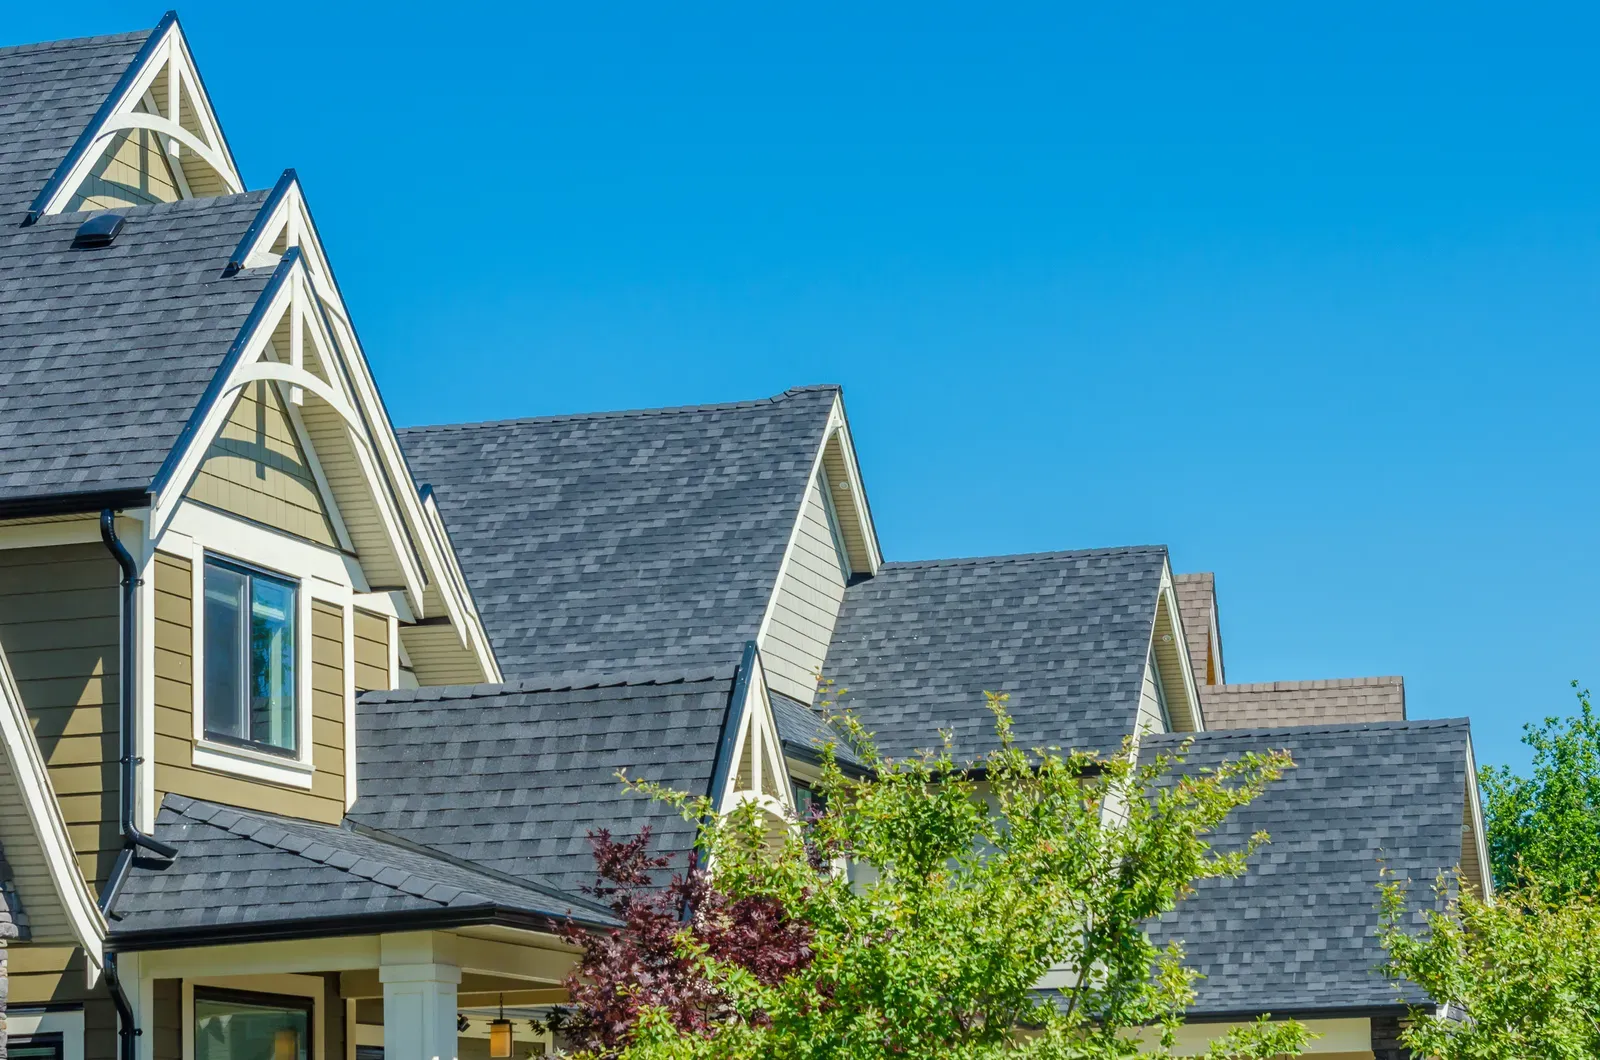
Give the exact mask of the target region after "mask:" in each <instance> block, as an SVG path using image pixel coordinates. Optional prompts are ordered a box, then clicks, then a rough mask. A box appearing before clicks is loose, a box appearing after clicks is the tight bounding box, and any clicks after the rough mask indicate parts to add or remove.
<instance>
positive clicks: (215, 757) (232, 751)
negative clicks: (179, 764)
mask: <svg viewBox="0 0 1600 1060" xmlns="http://www.w3.org/2000/svg"><path fill="white" fill-rule="evenodd" d="M194 766H195V768H196V769H209V770H212V771H214V772H217V773H232V774H233V775H235V776H239V777H247V778H249V779H250V780H264V781H266V782H267V783H269V784H281V785H283V786H284V787H288V788H299V789H301V790H302V791H310V790H311V780H312V774H313V773H315V772H316V767H314V766H313V765H312V764H311V763H310V762H301V761H299V760H298V759H293V758H280V757H278V756H277V755H270V754H266V753H265V752H262V751H252V750H250V748H248V747H235V746H233V745H232V744H225V743H214V742H212V741H210V740H200V741H198V742H196V743H195V745H194Z"/></svg>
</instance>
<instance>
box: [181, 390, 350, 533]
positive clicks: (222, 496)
mask: <svg viewBox="0 0 1600 1060" xmlns="http://www.w3.org/2000/svg"><path fill="white" fill-rule="evenodd" d="M187 496H188V498H189V499H190V500H192V501H197V502H199V503H201V504H205V505H209V506H210V507H213V508H219V509H221V510H222V511H225V512H230V513H232V514H234V515H238V516H243V517H244V518H246V519H250V520H252V521H254V522H258V523H262V524H264V525H266V526H270V527H273V528H275V529H278V530H282V531H284V532H286V533H290V534H293V535H295V536H296V537H301V538H304V539H306V540H307V541H315V542H316V543H317V544H319V545H329V546H333V545H336V544H337V540H338V539H337V538H336V537H335V535H334V532H333V527H332V524H331V523H330V521H329V518H328V513H327V511H326V509H325V507H324V505H323V502H322V496H321V493H320V492H319V491H318V489H317V481H316V476H315V474H314V473H313V472H312V470H311V462H310V459H309V458H308V457H307V456H306V453H305V451H304V450H303V449H302V448H301V446H300V443H299V440H298V438H297V437H296V433H295V430H294V427H293V425H292V423H291V422H290V419H289V415H288V413H287V412H286V411H285V407H284V404H283V401H282V399H281V398H280V397H279V394H278V391H277V388H276V387H275V386H274V385H273V384H271V383H268V382H266V381H257V382H254V383H249V384H246V386H245V387H244V390H243V391H242V392H241V393H240V395H239V400H238V401H236V402H235V403H234V406H233V411H232V412H230V413H229V414H228V420H227V422H226V423H225V424H224V425H223V428H222V430H221V431H220V432H219V433H218V435H217V437H216V438H215V439H214V440H213V441H212V443H211V447H210V448H209V449H207V450H206V455H205V458H204V460H202V461H201V464H200V470H199V472H198V473H197V474H196V475H195V478H194V481H193V483H191V484H190V486H189V491H188V493H187Z"/></svg>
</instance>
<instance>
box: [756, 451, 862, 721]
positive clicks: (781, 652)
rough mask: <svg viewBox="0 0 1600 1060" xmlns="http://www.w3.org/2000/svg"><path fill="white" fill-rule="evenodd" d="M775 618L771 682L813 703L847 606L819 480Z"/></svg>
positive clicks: (767, 636)
mask: <svg viewBox="0 0 1600 1060" xmlns="http://www.w3.org/2000/svg"><path fill="white" fill-rule="evenodd" d="M775 596H776V599H775V600H774V602H773V609H772V617H771V620H770V621H769V622H768V623H767V627H766V630H765V633H764V635H763V637H762V641H761V658H762V662H763V663H765V664H766V669H767V680H768V682H769V683H770V684H771V685H772V688H773V689H774V690H775V691H778V692H782V693H783V694H784V695H786V696H790V697H791V698H794V699H798V700H800V701H801V702H802V703H810V702H812V700H813V699H814V698H815V696H816V692H817V672H818V670H819V668H820V667H821V666H822V662H823V660H824V659H825V658H826V657H827V654H828V643H829V641H831V640H832V639H833V627H834V623H835V622H836V621H837V620H838V617H839V606H840V604H841V603H842V602H843V600H844V573H843V571H842V570H841V569H840V565H839V551H838V549H837V548H836V547H835V546H834V539H833V531H832V529H831V528H830V527H829V524H828V511H827V508H826V507H825V505H824V502H823V499H822V484H821V479H820V476H819V478H817V479H813V480H812V483H811V488H810V489H809V490H807V491H806V503H805V505H804V507H803V508H802V509H801V513H800V532H799V534H798V535H797V536H796V538H795V541H794V544H793V545H792V546H791V549H790V553H789V557H788V562H787V563H786V564H785V565H784V570H783V575H782V577H781V578H780V579H779V581H778V587H777V590H776V594H775ZM823 676H826V675H823Z"/></svg>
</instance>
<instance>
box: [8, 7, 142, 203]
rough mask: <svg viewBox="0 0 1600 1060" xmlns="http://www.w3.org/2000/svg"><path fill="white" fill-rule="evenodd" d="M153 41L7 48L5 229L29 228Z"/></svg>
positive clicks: (91, 40)
mask: <svg viewBox="0 0 1600 1060" xmlns="http://www.w3.org/2000/svg"><path fill="white" fill-rule="evenodd" d="M149 36H150V31H149V30H141V31H139V32H138V33H122V34H118V35H116V36H113V37H84V38H80V39H78V40H63V41H51V42H49V43H47V44H24V45H20V46H17V47H11V48H0V228H6V227H10V226H11V225H14V224H20V223H21V221H22V219H23V217H24V216H25V215H26V213H27V211H28V207H29V205H31V204H32V202H33V199H34V197H35V196H36V195H38V194H39V192H40V191H41V190H42V189H43V188H44V186H45V184H46V183H48V182H49V180H50V177H51V176H52V175H53V174H54V173H55V171H56V167H57V166H59V165H60V164H61V160H62V159H64V158H66V156H67V152H68V151H70V150H71V149H72V145H73V143H74V142H75V141H76V140H77V139H78V136H79V134H81V133H82V132H83V130H84V129H85V128H87V127H88V124H89V119H90V118H92V117H94V115H95V112H96V111H98V110H99V109H100V105H101V104H102V103H103V102H104V101H105V99H106V97H107V96H109V95H110V94H111V90H112V88H114V87H115V86H116V83H117V79H118V78H120V77H121V76H122V74H123V71H125V70H126V69H127V68H128V64H129V63H131V62H132V61H133V57H134V56H135V55H136V54H138V51H139V48H140V46H141V45H143V44H144V42H145V40H146V39H147V38H148V37H149Z"/></svg>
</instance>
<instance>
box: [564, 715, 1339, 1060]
mask: <svg viewBox="0 0 1600 1060" xmlns="http://www.w3.org/2000/svg"><path fill="white" fill-rule="evenodd" d="M990 705H991V709H992V710H993V711H994V714H995V718H996V726H997V732H998V734H999V737H1000V741H999V744H1000V745H999V748H998V749H997V750H994V751H992V752H990V753H989V754H986V755H985V756H983V758H982V759H980V760H979V761H978V762H976V763H969V764H959V763H958V762H957V761H956V760H955V758H954V755H953V751H952V749H951V746H950V743H949V739H948V737H947V738H946V742H945V746H944V749H943V750H942V751H940V752H939V753H936V754H929V755H926V756H922V757H919V758H913V759H910V760H899V761H890V760H887V759H883V758H880V757H879V756H878V755H877V753H876V752H875V751H874V750H873V748H872V746H871V742H870V739H869V738H868V734H867V733H865V732H864V731H863V730H862V729H861V726H860V725H859V724H858V723H857V722H856V721H854V720H853V719H851V718H849V717H848V716H846V718H845V719H844V723H845V725H846V726H848V727H849V728H850V730H851V737H852V742H853V743H854V744H855V745H857V747H858V749H859V751H860V752H861V753H862V755H863V756H864V757H865V758H866V760H867V761H868V763H869V764H870V765H871V767H872V770H871V772H870V773H869V775H867V776H866V777H864V778H852V777H850V776H847V775H845V774H844V773H842V772H841V771H840V770H839V769H838V768H837V766H836V765H835V763H834V760H833V756H832V753H831V751H830V752H829V753H827V754H826V755H825V756H824V765H823V774H822V780H821V782H820V784H819V785H818V788H817V790H818V792H819V794H820V795H821V797H822V800H823V805H824V806H825V807H826V809H825V811H824V812H821V813H817V814H813V815H811V816H810V817H809V818H808V819H807V820H805V821H804V822H800V823H799V827H797V828H795V829H793V830H792V831H791V832H790V833H788V834H787V837H786V838H783V839H781V840H779V841H777V842H776V843H775V842H774V840H773V838H772V831H771V829H770V828H768V827H767V826H766V823H765V822H763V821H762V820H761V811H759V810H758V809H757V808H756V807H755V806H754V805H753V804H746V805H745V806H743V807H740V808H739V809H737V810H735V811H734V812H732V813H730V814H728V815H726V816H723V817H720V818H719V817H718V816H717V815H716V814H713V813H712V812H711V807H710V805H709V804H708V803H707V801H706V800H705V799H703V798H694V797H691V796H689V795H686V794H683V793H681V792H674V791H670V790H666V789H663V788H660V787H658V786H654V785H650V784H644V783H638V784H635V785H634V787H635V788H636V790H638V791H640V792H641V793H643V794H646V795H648V796H650V797H653V798H657V799H661V800H664V801H666V802H668V803H670V804H672V805H673V806H675V807H677V809H678V810H679V811H681V812H682V813H683V814H684V815H685V816H686V817H687V818H688V819H690V820H692V821H698V822H700V853H701V855H702V857H703V858H704V859H705V861H704V862H702V863H703V864H708V865H709V866H710V869H709V871H710V876H711V880H712V887H713V889H714V890H715V891H716V892H717V899H716V900H715V901H708V902H705V903H704V904H703V905H701V906H699V907H697V908H695V909H692V910H689V911H688V912H687V915H685V916H684V918H683V927H682V929H681V930H680V931H679V932H678V934H677V939H676V941H677V946H678V949H679V952H680V953H681V954H683V955H685V956H687V957H688V958H689V959H690V960H691V961H692V962H693V964H694V967H695V968H696V969H697V974H698V975H699V976H702V977H703V983H704V984H706V985H707V986H708V987H709V989H710V991H711V992H712V993H714V994H715V996H716V998H717V1007H718V1010H719V1013H720V1018H718V1019H717V1020H716V1021H715V1022H714V1023H711V1024H709V1025H708V1024H706V1023H704V1022H699V1021H697V1020H696V1019H694V1018H686V1017H685V1013H684V1011H683V1006H681V1005H679V1004H677V1003H676V1002H675V1000H674V999H676V998H679V997H682V996H683V994H684V988H683V985H682V983H681V977H680V981H675V982H673V983H672V984H671V988H670V990H667V991H663V989H662V986H661V980H660V979H659V978H658V977H652V976H639V977H636V978H635V979H634V981H632V982H631V983H627V984H623V986H622V991H623V992H627V991H634V992H635V996H636V997H638V998H639V999H641V1001H643V1002H645V1003H641V1004H640V1005H639V1006H638V1008H637V1009H636V1010H635V1013H634V1018H633V1023H632V1025H631V1027H629V1028H628V1032H627V1034H626V1035H625V1036H624V1037H623V1038H622V1039H621V1040H613V1041H612V1042H611V1043H610V1044H609V1045H605V1044H598V1047H596V1048H594V1049H593V1053H592V1055H612V1056H616V1055H620V1056H622V1057H623V1058H625V1060H756V1058H770V1057H783V1058H793V1060H825V1058H826V1060H832V1058H840V1060H843V1058H849V1060H890V1058H893V1060H923V1058H927V1060H932V1058H935V1057H937V1058H940V1060H950V1058H954V1060H1002V1058H1013V1057H1016V1058H1037V1060H1110V1058H1114V1057H1126V1056H1134V1055H1139V1054H1141V1053H1143V1054H1144V1055H1151V1054H1154V1055H1158V1056H1159V1055H1167V1054H1168V1053H1169V1051H1170V1049H1171V1047H1172V1042H1173V1036H1174V1034H1175V1031H1176V1028H1177V1027H1178V1026H1179V1025H1180V1024H1181V1023H1182V1020H1183V1015H1184V1009H1185V1007H1186V1005H1187V1004H1188V1003H1190V1002H1191V1001H1192V1000H1193V997H1194V991H1193V983H1194V981H1195V978H1196V975H1195V973H1194V972H1193V971H1191V970H1189V969H1187V968H1185V967H1184V966H1183V953H1182V951H1181V949H1180V948H1178V947H1177V946H1169V947H1167V948H1164V949H1158V948H1157V947H1155V946H1154V945H1153V944H1152V943H1151V941H1150V940H1149V938H1148V936H1147V935H1146V934H1145V927H1146V925H1147V924H1148V923H1149V921H1150V920H1151V919H1152V918H1154V917H1156V916H1158V915H1159V914H1161V913H1162V912H1164V911H1167V910H1170V909H1172V908H1173V906H1174V905H1175V904H1176V903H1177V902H1178V901H1179V900H1181V899H1182V898H1183V897H1184V896H1185V895H1187V894H1188V893H1190V891H1191V889H1192V887H1193V884H1194V883H1195V882H1196V881H1198V880H1203V879H1208V878H1212V877H1220V876H1238V875H1240V874H1242V873H1243V872H1244V871H1245V868H1246V863H1247V859H1248V857H1249V855H1250V853H1251V852H1252V851H1253V850H1254V849H1255V848H1256V846H1258V845H1259V844H1260V843H1263V842H1265V841H1266V838H1267V837H1266V836H1265V835H1257V836H1256V837H1254V839H1253V840H1252V842H1251V843H1250V844H1249V846H1248V848H1247V849H1243V850H1230V851H1219V850H1216V849H1213V848H1212V847H1211V846H1210V844H1209V843H1208V842H1207V840H1206V836H1207V834H1208V833H1210V832H1212V831H1213V830H1214V829H1215V828H1216V827H1217V826H1218V825H1219V824H1221V823H1222V821H1223V820H1224V819H1225V818H1226V817H1227V816H1228V814H1229V813H1231V812H1232V811H1233V810H1235V809H1237V808H1238V807H1240V806H1243V805H1245V804H1247V803H1249V802H1250V801H1251V800H1252V799H1254V798H1256V797H1257V796H1258V795H1259V794H1260V793H1261V792H1262V791H1263V790H1264V789H1265V787H1266V786H1267V785H1268V784H1269V783H1271V782H1272V781H1273V780H1275V779H1277V778H1278V777H1279V776H1280V775H1281V774H1282V771H1283V770H1284V769H1286V768H1289V767H1291V766H1292V765H1293V763H1292V762H1291V761H1290V759H1289V757H1288V756H1287V754H1285V753H1282V752H1279V753H1273V754H1247V755H1245V756H1243V757H1242V758H1240V759H1239V760H1238V761H1235V762H1231V763H1228V764H1226V765H1223V766H1221V767H1219V768H1217V769H1215V770H1214V771H1211V772H1208V773H1201V774H1196V775H1181V773H1179V772H1178V771H1177V770H1175V768H1174V767H1176V766H1177V765H1178V763H1179V762H1180V761H1181V759H1179V758H1173V757H1164V758H1162V759H1161V760H1160V761H1157V762H1154V763H1151V764H1147V765H1139V764H1137V763H1136V762H1134V761H1132V756H1131V755H1129V754H1127V753H1123V754H1120V755H1114V756H1111V757H1100V756H1097V755H1093V754H1086V753H1081V752H1073V753H1071V754H1065V755H1063V754H1060V753H1058V752H1055V751H1053V750H1035V751H1032V752H1028V751H1024V750H1022V749H1020V748H1018V747H1017V746H1016V745H1015V743H1014V741H1013V740H1012V738H1011V727H1010V719H1009V717H1008V716H1007V714H1006V712H1005V709H1004V706H1003V699H1002V698H1001V697H991V704H990ZM1125 752H1126V749H1125ZM973 765H976V767H977V768H976V769H974V768H973ZM775 846H776V849H775ZM845 865H848V866H849V870H848V872H847V871H845V869H844V866H845ZM750 902H755V903H759V904H760V905H761V907H763V908H767V909H774V910H777V911H778V914H777V917H776V918H775V920H774V926H775V927H776V928H779V929H781V930H783V931H785V932H787V933H788V934H789V936H790V937H800V938H804V939H805V943H806V950H807V956H806V959H805V960H803V961H801V962H796V963H795V965H794V966H793V967H792V968H791V969H790V970H788V971H787V972H786V973H785V974H783V975H781V976H772V975H769V974H761V973H760V971H759V970H758V969H752V968H751V967H748V966H747V965H746V963H744V962H742V961H741V960H740V959H738V957H737V954H735V956H734V958H733V959H729V958H728V956H727V954H728V953H729V952H731V951H728V950H726V949H725V948H724V950H723V951H722V953H721V955H719V952H718V946H719V942H718V940H719V939H723V938H725V937H726V935H727V928H728V926H729V925H728V924H724V923H721V922H720V920H721V918H726V917H729V916H732V915H735V914H732V913H730V910H734V909H737V908H738V907H739V906H740V904H741V903H750ZM786 952H788V951H786ZM660 964H661V962H660V961H657V962H656V965H657V966H659V965H660ZM594 966H596V967H607V968H618V967H634V968H637V967H643V966H645V965H643V964H641V962H623V961H616V960H605V961H597V962H594ZM1052 970H1054V971H1053V981H1059V982H1060V983H1061V984H1062V985H1061V986H1060V988H1059V990H1058V991H1057V992H1055V993H1053V994H1051V995H1048V996H1041V994H1040V993H1039V992H1038V991H1036V989H1035V987H1036V986H1037V985H1038V984H1039V983H1040V981H1041V979H1043V978H1044V976H1045V975H1046V973H1051V972H1052ZM612 985H613V986H615V984H612ZM616 992H617V991H616V990H609V995H610V996H615V994H616ZM656 997H661V998H662V999H663V1000H662V1001H661V1002H660V1003H657V1002H655V1001H654V1000H653V999H654V998H656ZM705 1007H706V1006H705V1005H704V1004H703V1003H702V1004H700V1005H699V1006H698V1007H697V1009H696V1011H704V1010H705ZM581 1015H582V1014H581V1013H580V1018H581ZM1308 1037H1309V1035H1308V1033H1307V1032H1306V1030H1305V1028H1304V1027H1303V1026H1301V1025H1299V1024H1297V1023H1294V1022H1292V1021H1289V1022H1283V1023H1278V1024H1273V1023H1270V1022H1269V1021H1267V1020H1266V1019H1263V1020H1262V1021H1260V1022H1258V1023H1257V1024H1254V1025H1251V1026H1249V1027H1246V1028H1242V1029H1239V1030H1237V1031H1235V1032H1233V1033H1232V1034H1230V1035H1229V1036H1228V1037H1227V1038H1226V1039H1225V1040H1223V1041H1219V1042H1218V1043H1216V1045H1215V1047H1214V1048H1213V1050H1212V1053H1211V1055H1212V1056H1213V1057H1217V1058H1220V1057H1224V1056H1226V1057H1236V1058H1264V1057H1274V1056H1284V1055H1294V1054H1298V1053H1299V1052H1300V1051H1301V1050H1302V1049H1303V1048H1304V1046H1305V1043H1306V1041H1307V1040H1308ZM591 1044H595V1043H591Z"/></svg>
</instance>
